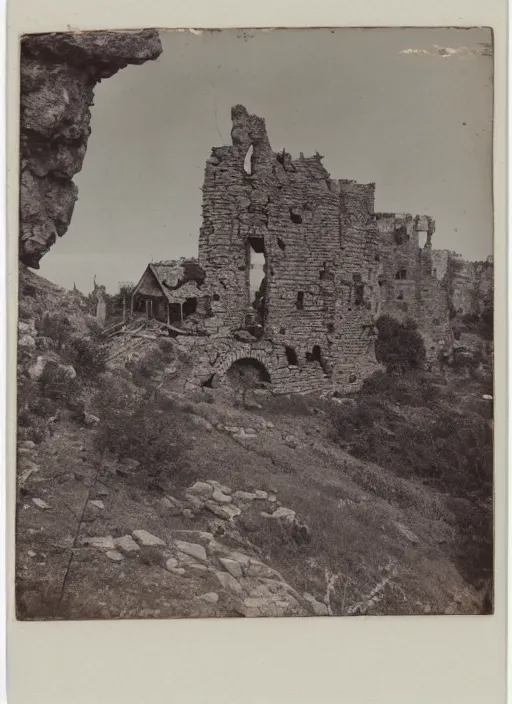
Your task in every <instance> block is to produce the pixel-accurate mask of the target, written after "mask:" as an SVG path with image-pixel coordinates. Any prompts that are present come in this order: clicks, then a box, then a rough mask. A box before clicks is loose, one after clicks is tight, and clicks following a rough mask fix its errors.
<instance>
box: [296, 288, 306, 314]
mask: <svg viewBox="0 0 512 704" xmlns="http://www.w3.org/2000/svg"><path fill="white" fill-rule="evenodd" d="M295 305H296V306H297V310H303V309H304V291H299V292H298V293H297V301H296V304H295Z"/></svg>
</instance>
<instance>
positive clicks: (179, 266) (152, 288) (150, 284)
mask: <svg viewBox="0 0 512 704" xmlns="http://www.w3.org/2000/svg"><path fill="white" fill-rule="evenodd" d="M204 278H205V274H204V271H203V270H202V269H201V267H200V266H199V264H198V263H197V261H196V260H195V259H184V258H182V259H179V260H176V261H165V262H155V263H153V262H152V263H151V264H148V266H147V268H146V270H145V272H144V273H143V275H142V277H141V279H140V281H139V283H138V284H137V285H136V286H135V288H134V289H133V292H132V299H131V313H132V316H138V315H144V316H145V317H147V318H150V319H151V318H154V319H156V320H159V321H161V322H163V323H167V324H168V325H176V324H180V323H182V322H183V320H184V319H185V318H187V317H188V316H189V315H191V314H193V313H195V312H196V311H197V309H198V303H199V301H200V300H204V293H203V292H201V290H200V287H201V286H202V284H203V282H204ZM198 312H200V311H198Z"/></svg>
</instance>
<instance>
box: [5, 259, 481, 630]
mask: <svg viewBox="0 0 512 704" xmlns="http://www.w3.org/2000/svg"><path fill="white" fill-rule="evenodd" d="M87 310H88V309H87V302H86V301H85V299H83V298H82V297H80V295H79V294H72V293H70V292H65V291H62V290H59V289H58V288H57V287H54V286H53V285H51V284H49V283H48V282H45V281H44V280H42V279H40V277H37V276H35V275H34V274H32V273H30V272H27V271H25V272H22V281H21V305H20V357H19V365H18V373H19V380H18V392H19V407H18V418H19V426H20V430H19V443H18V468H17V472H18V479H19V488H18V504H17V541H18V542H17V545H18V557H17V574H16V578H17V603H18V616H19V617H20V618H23V619H38V618H76V619H78V618H82V619H83V618H116V617H119V618H174V617H186V616H191V617H194V616H249V617H251V616H273V615H283V616H295V615H308V614H309V615H315V614H317V615H326V616H328V615H357V614H424V613H430V614H434V613H435V614H437V613H484V612H488V611H489V610H490V609H491V608H492V604H491V596H492V595H491V592H490V583H491V575H492V564H491V561H492V559H491V556H492V429H491V427H490V426H491V422H490V421H491V417H492V415H491V414H492V409H491V404H490V401H489V400H486V399H484V398H483V395H484V394H488V393H492V391H491V390H490V388H489V384H490V380H489V379H488V378H486V377H485V374H482V373H481V372H479V373H478V374H477V373H472V374H469V373H466V371H464V375H463V374H462V372H459V373H457V372H456V371H455V370H447V371H446V372H445V373H444V375H440V376H439V377H435V376H433V375H429V376H425V375H422V374H420V373H414V374H410V375H408V376H406V377H403V378H402V379H401V380H400V381H399V382H397V381H396V380H394V379H390V377H387V376H385V375H380V376H378V377H374V378H372V379H371V380H369V381H368V382H367V383H366V384H365V386H364V387H363V389H362V391H361V392H360V393H358V394H357V395H354V396H353V397H350V398H348V397H346V398H333V399H331V398H320V397H318V396H314V395H311V396H295V397H291V396H273V395H272V394H270V393H269V392H259V393H258V394H256V395H255V396H254V397H253V398H252V400H251V402H250V403H249V404H247V407H246V406H244V407H240V404H239V403H237V398H236V397H235V396H234V395H233V394H232V393H230V392H229V390H227V389H205V390H204V391H203V392H200V393H196V394H190V393H187V394H186V393H185V392H184V391H183V388H184V382H185V379H186V375H187V370H188V368H189V366H188V365H189V360H188V359H187V358H186V355H184V353H183V352H182V351H181V350H180V348H179V344H178V343H177V342H176V341H173V340H170V339H164V340H150V339H144V338H140V339H138V340H135V339H134V340H133V341H132V342H130V341H128V342H127V341H126V339H124V340H123V341H121V342H119V341H116V342H113V343H109V344H106V343H105V341H104V339H103V338H102V337H101V336H100V335H99V332H98V331H97V329H96V327H95V323H94V321H93V319H92V318H91V317H90V316H88V313H87ZM29 338H30V339H29ZM140 531H145V533H144V532H143V533H141V532H140ZM148 534H149V536H148Z"/></svg>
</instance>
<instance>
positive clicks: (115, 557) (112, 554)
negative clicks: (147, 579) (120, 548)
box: [106, 550, 124, 562]
mask: <svg viewBox="0 0 512 704" xmlns="http://www.w3.org/2000/svg"><path fill="white" fill-rule="evenodd" d="M106 554H107V557H108V559H109V560H112V562H121V560H124V557H123V556H122V555H121V553H120V552H117V550H108V551H107V553H106Z"/></svg>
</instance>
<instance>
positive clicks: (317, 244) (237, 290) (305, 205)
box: [199, 106, 378, 391]
mask: <svg viewBox="0 0 512 704" xmlns="http://www.w3.org/2000/svg"><path fill="white" fill-rule="evenodd" d="M232 119H233V129H232V134H231V136H232V141H233V144H232V145H231V146H224V147H218V148H214V149H213V150H212V154H211V156H210V158H209V159H208V161H207V165H206V172H205V182H204V188H203V226H202V228H201V232H200V238H199V263H200V265H201V266H202V268H203V269H204V270H205V272H206V281H207V283H208V286H209V288H210V290H211V292H212V311H213V317H212V319H211V320H210V322H209V326H210V333H211V334H212V335H213V336H214V337H218V338H222V337H225V336H226V335H229V334H231V333H232V332H233V331H234V330H237V329H243V328H244V326H245V321H246V316H247V315H248V314H250V313H251V312H253V311H252V306H251V299H250V288H249V275H250V251H251V249H254V251H257V252H263V253H264V254H265V262H266V263H265V283H266V286H265V301H264V313H263V320H262V321H261V322H262V325H263V334H264V339H265V340H267V341H272V345H273V350H274V355H275V362H274V364H272V365H271V366H272V367H273V374H272V377H273V383H275V385H276V386H277V387H282V388H283V389H284V388H286V389H288V390H293V391H309V390H320V389H323V388H329V387H331V386H332V384H333V383H335V384H344V385H355V384H357V383H358V382H359V383H360V381H361V378H362V376H363V375H364V373H367V372H368V370H369V369H370V368H371V369H372V370H373V368H376V362H375V358H374V355H372V345H373V332H372V331H373V322H374V315H373V313H374V311H373V310H372V300H373V297H374V289H375V287H376V285H377V280H376V255H377V251H378V231H377V228H376V226H375V223H374V221H373V200H374V188H375V186H374V184H368V185H361V184H357V183H355V182H353V181H334V180H332V179H331V178H330V176H329V173H328V172H327V171H326V169H325V168H324V166H323V165H322V163H321V160H322V157H321V156H320V155H318V154H316V155H314V156H312V157H305V156H304V155H303V154H301V155H300V157H299V158H298V159H295V160H294V159H292V157H291V155H290V154H288V153H286V152H285V151H283V152H281V153H277V154H276V153H274V152H272V149H271V147H270V143H269V140H268V136H267V133H266V127H265V121H264V120H263V119H262V118H259V117H256V116H254V115H249V114H248V113H247V111H246V109H245V108H244V107H242V106H235V107H234V108H233V110H232ZM249 159H250V163H249ZM363 369H364V372H363Z"/></svg>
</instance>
